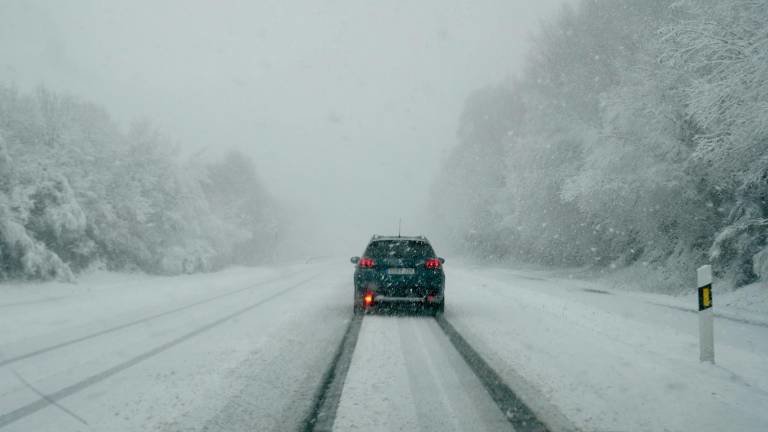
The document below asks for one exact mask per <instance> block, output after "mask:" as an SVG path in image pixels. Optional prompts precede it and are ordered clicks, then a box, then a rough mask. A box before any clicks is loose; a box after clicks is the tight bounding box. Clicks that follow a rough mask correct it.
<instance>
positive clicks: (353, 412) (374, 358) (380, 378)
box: [334, 316, 511, 432]
mask: <svg viewBox="0 0 768 432" xmlns="http://www.w3.org/2000/svg"><path fill="white" fill-rule="evenodd" d="M334 430H336V431H339V432H341V431H354V430H359V431H390V430H402V431H503V430H511V426H510V424H509V422H508V421H507V419H506V418H505V417H504V416H503V415H502V413H501V411H500V410H499V409H498V408H497V406H496V404H495V403H494V402H493V400H492V399H491V397H490V396H489V395H488V393H487V392H486V390H485V389H484V388H483V387H482V385H481V383H480V381H479V380H478V378H477V377H476V376H475V375H474V374H473V372H472V370H471V369H470V368H469V367H468V366H467V364H466V363H465V362H464V360H463V359H462V358H461V356H460V355H459V353H458V352H456V350H455V349H454V348H453V346H452V345H451V343H450V342H449V341H448V338H447V337H446V336H445V335H444V334H443V332H442V330H441V329H440V328H439V327H438V325H437V323H436V322H435V320H434V319H432V318H427V317H397V316H367V317H365V319H364V320H363V326H362V328H361V330H360V336H359V338H358V341H357V347H356V348H355V355H354V358H353V360H352V364H351V367H350V369H349V372H348V374H347V380H346V385H345V386H344V392H343V394H342V398H341V403H340V404H339V408H338V411H337V415H336V423H335V424H334Z"/></svg>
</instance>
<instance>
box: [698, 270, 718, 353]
mask: <svg viewBox="0 0 768 432" xmlns="http://www.w3.org/2000/svg"><path fill="white" fill-rule="evenodd" d="M696 276H697V279H698V282H699V283H698V287H699V360H701V361H703V362H704V361H706V362H710V363H714V362H715V329H714V319H715V317H714V313H713V311H712V266H709V265H705V266H701V267H699V268H698V270H696Z"/></svg>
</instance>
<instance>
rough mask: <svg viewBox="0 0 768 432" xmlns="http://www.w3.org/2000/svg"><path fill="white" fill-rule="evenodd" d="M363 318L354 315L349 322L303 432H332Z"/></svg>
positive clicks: (305, 421) (305, 422)
mask: <svg viewBox="0 0 768 432" xmlns="http://www.w3.org/2000/svg"><path fill="white" fill-rule="evenodd" d="M362 324H363V317H362V316H360V315H353V316H352V318H351V319H350V320H349V326H348V327H347V331H346V332H345V333H344V337H342V338H341V343H340V344H339V348H338V351H337V352H336V355H335V356H334V358H333V361H331V365H330V366H329V367H328V370H326V371H325V374H324V376H323V381H322V383H323V384H322V385H321V386H320V389H319V391H318V392H317V395H315V403H314V404H313V407H312V410H311V411H310V413H309V415H308V416H307V418H306V419H305V420H304V427H303V428H302V429H301V431H302V432H332V431H333V422H334V420H335V419H336V410H337V409H338V408H339V402H340V401H341V392H342V390H343V389H344V381H345V379H346V377H347V371H349V365H350V364H351V363H352V355H353V354H354V351H355V346H356V345H357V337H358V336H359V335H360V327H361V326H362Z"/></svg>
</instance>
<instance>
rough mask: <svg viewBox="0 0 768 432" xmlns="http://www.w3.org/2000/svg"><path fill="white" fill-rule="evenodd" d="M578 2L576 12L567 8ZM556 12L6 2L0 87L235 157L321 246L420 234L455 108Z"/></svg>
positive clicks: (430, 5) (434, 1) (1, 14)
mask: <svg viewBox="0 0 768 432" xmlns="http://www.w3.org/2000/svg"><path fill="white" fill-rule="evenodd" d="M571 1H572V0H571ZM561 3H562V1H561V0H539V1H523V0H464V1H459V0H421V1H394V0H390V1H366V0H326V1H320V0H316V1H312V0H260V1H233V0H230V1H214V0H210V1H203V0H192V1H190V0H184V1H182V0H177V1H170V0H132V1H107V0H67V1H58V0H48V1H42V0H0V81H2V82H5V83H8V82H14V83H16V84H17V85H18V86H20V87H22V88H25V89H28V88H33V87H35V86H36V85H39V84H45V85H46V86H48V87H51V88H53V89H55V90H61V91H67V92H71V93H74V94H76V95H78V96H82V97H85V98H88V99H90V100H93V101H95V102H97V103H100V104H102V105H104V106H106V107H107V108H108V109H109V111H110V112H111V113H112V114H113V115H114V116H115V118H116V119H117V120H118V121H120V122H121V123H123V124H127V123H128V122H129V121H130V120H131V119H134V118H139V117H146V118H149V119H152V120H153V121H154V122H155V123H156V124H158V125H160V126H161V127H162V129H163V130H164V131H165V132H166V133H167V134H168V135H170V136H172V137H173V138H174V139H175V140H177V141H179V143H180V144H181V145H182V146H183V148H184V149H186V150H187V151H188V152H189V153H190V154H191V153H192V152H196V151H198V150H200V149H203V148H207V149H208V150H207V151H206V152H204V153H203V154H202V157H212V156H216V155H217V154H219V153H221V152H222V151H223V149H227V148H231V147H236V148H239V149H241V150H243V151H244V152H246V153H248V154H250V155H252V156H253V157H254V158H255V160H256V163H257V165H258V168H259V170H260V173H261V177H262V178H263V180H264V182H265V184H266V186H267V187H268V188H269V189H270V190H271V191H272V192H273V193H274V194H275V195H277V196H279V197H282V198H283V199H284V200H286V201H287V202H289V203H292V204H291V205H292V206H293V208H296V209H301V211H302V214H303V215H305V216H311V217H307V218H306V220H307V222H306V223H305V227H307V229H308V230H311V231H314V232H318V233H322V234H320V235H319V238H321V239H326V238H335V239H339V241H338V242H337V243H340V244H348V245H355V246H354V247H356V248H357V249H362V247H363V246H364V244H363V243H364V241H365V240H367V238H368V237H369V236H370V234H371V233H374V232H377V233H392V232H393V231H394V230H395V229H396V226H397V219H398V218H399V217H402V218H403V219H404V226H405V232H406V233H408V234H416V233H429V227H428V226H425V225H424V220H423V218H422V217H421V216H420V215H421V214H422V212H423V210H424V206H425V204H426V203H427V193H428V191H429V187H430V185H431V183H432V178H433V176H434V174H435V171H436V169H437V166H438V164H439V162H440V160H441V158H442V157H443V155H444V153H445V152H446V150H447V149H448V148H450V147H451V146H452V145H453V144H454V137H455V130H456V128H457V120H458V116H459V113H460V112H461V108H462V104H463V101H464V98H465V97H466V96H467V95H468V94H469V93H470V92H471V91H472V90H474V89H476V88H478V87H481V86H484V85H488V84H496V83H498V82H500V81H502V80H504V79H505V78H507V77H509V76H511V75H515V74H516V73H517V72H518V71H519V69H520V66H521V65H522V63H523V60H524V56H525V52H526V51H527V49H528V42H529V39H530V38H529V35H530V33H531V32H532V31H535V30H536V28H537V26H538V24H539V22H540V21H541V20H543V19H547V18H549V17H550V16H551V15H552V14H553V13H554V12H555V11H556V10H557V8H558V7H559V5H560V4H561Z"/></svg>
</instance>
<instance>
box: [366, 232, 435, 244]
mask: <svg viewBox="0 0 768 432" xmlns="http://www.w3.org/2000/svg"><path fill="white" fill-rule="evenodd" d="M397 240H400V241H402V240H406V241H408V240H412V241H420V242H424V243H429V240H427V238H426V237H424V236H422V235H419V236H383V235H378V234H374V235H373V237H371V243H373V242H375V241H397Z"/></svg>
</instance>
